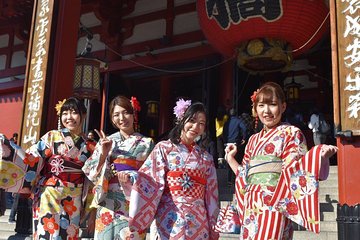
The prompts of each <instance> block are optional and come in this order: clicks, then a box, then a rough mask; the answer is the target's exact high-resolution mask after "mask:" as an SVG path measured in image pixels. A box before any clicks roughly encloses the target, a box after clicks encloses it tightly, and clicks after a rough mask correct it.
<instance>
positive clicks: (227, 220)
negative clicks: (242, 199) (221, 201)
mask: <svg viewBox="0 0 360 240" xmlns="http://www.w3.org/2000/svg"><path fill="white" fill-rule="evenodd" d="M215 231H216V232H219V233H233V234H239V233H240V218H239V214H238V212H237V210H236V207H235V205H234V204H233V203H229V204H228V205H226V206H225V207H222V208H220V212H219V215H218V218H217V221H216V224H215Z"/></svg>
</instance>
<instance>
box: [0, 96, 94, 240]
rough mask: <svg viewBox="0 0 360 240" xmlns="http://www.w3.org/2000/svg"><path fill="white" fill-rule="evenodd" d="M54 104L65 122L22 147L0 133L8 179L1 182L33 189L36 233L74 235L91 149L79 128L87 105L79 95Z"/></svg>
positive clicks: (4, 172)
mask: <svg viewBox="0 0 360 240" xmlns="http://www.w3.org/2000/svg"><path fill="white" fill-rule="evenodd" d="M57 110H58V115H59V117H60V121H61V125H62V127H64V128H63V129H61V130H52V131H49V132H47V133H46V134H45V135H44V136H42V137H41V139H40V140H39V141H38V142H37V143H36V144H35V145H33V146H31V147H30V148H29V149H28V150H27V151H26V153H25V152H24V151H23V150H22V149H21V148H20V147H19V146H17V145H15V144H14V143H11V147H10V145H9V144H7V142H8V141H7V140H6V139H1V137H0V143H1V147H2V151H1V152H2V160H1V161H3V162H2V163H1V164H0V165H1V167H4V169H1V172H2V178H3V179H6V183H7V186H6V185H5V186H4V185H2V186H0V187H3V188H6V189H8V190H9V189H10V190H12V191H13V190H14V189H15V188H18V191H20V192H22V193H31V194H33V195H34V199H33V238H34V239H63V240H66V239H78V235H79V222H80V211H81V210H82V207H83V205H82V192H83V186H84V180H85V176H84V174H83V172H82V170H81V167H82V166H83V164H84V162H85V160H86V159H87V158H88V157H89V156H90V155H91V154H92V150H91V149H92V146H90V145H88V144H87V143H86V138H85V136H84V134H83V132H82V123H83V121H84V119H85V116H86V108H85V106H84V104H83V102H82V101H80V100H78V99H77V98H69V99H67V100H64V101H63V102H60V104H58V105H57ZM8 173H9V174H8ZM3 179H2V180H3ZM1 182H4V181H1Z"/></svg>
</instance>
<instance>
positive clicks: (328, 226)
mask: <svg viewBox="0 0 360 240" xmlns="http://www.w3.org/2000/svg"><path fill="white" fill-rule="evenodd" d="M217 174H218V183H219V197H220V205H221V206H226V205H227V204H228V202H229V201H231V200H232V198H233V196H234V195H233V194H234V187H233V186H228V184H227V174H228V173H227V169H217ZM338 200H339V195H338V173H337V166H330V174H329V177H328V179H327V180H326V181H322V182H320V195H319V201H320V211H321V212H320V220H321V223H320V229H321V232H320V233H319V234H315V233H312V232H309V231H306V230H305V229H304V228H302V227H300V226H298V225H297V224H294V229H295V232H294V237H293V240H304V239H306V240H315V239H316V240H336V239H338V236H337V234H338V233H337V223H336V208H337V203H338ZM220 239H221V240H231V239H239V236H238V235H237V234H221V235H220Z"/></svg>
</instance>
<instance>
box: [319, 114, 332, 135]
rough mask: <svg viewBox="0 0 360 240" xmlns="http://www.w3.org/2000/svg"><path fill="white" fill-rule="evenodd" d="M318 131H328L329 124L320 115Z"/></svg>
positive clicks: (324, 132) (326, 132)
mask: <svg viewBox="0 0 360 240" xmlns="http://www.w3.org/2000/svg"><path fill="white" fill-rule="evenodd" d="M319 132H320V133H323V134H328V133H329V132H330V125H329V124H328V123H327V122H326V121H325V119H324V117H322V116H320V117H319Z"/></svg>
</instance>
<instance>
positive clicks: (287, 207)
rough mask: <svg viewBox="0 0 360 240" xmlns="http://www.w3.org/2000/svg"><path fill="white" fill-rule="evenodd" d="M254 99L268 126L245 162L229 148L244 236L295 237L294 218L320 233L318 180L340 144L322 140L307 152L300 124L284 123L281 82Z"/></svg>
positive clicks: (247, 152)
mask: <svg viewBox="0 0 360 240" xmlns="http://www.w3.org/2000/svg"><path fill="white" fill-rule="evenodd" d="M252 101H253V111H254V113H255V114H256V116H257V117H258V118H259V119H260V121H261V122H262V123H263V125H264V128H263V129H262V130H261V131H260V132H259V133H256V134H254V135H252V136H251V138H250V139H249V142H248V144H247V146H246V149H245V155H244V158H243V162H242V164H241V165H239V164H238V163H237V161H236V159H235V157H234V156H235V154H236V151H237V149H236V146H235V145H229V146H228V147H227V148H226V153H227V161H228V163H229V165H230V166H231V168H232V170H233V171H234V172H235V174H236V181H235V185H236V198H237V201H238V205H239V206H238V207H239V209H238V210H239V215H240V222H241V225H242V226H241V233H240V239H251V240H255V239H259V240H263V239H292V234H293V230H292V227H291V226H292V224H291V221H294V222H296V223H297V224H299V225H301V226H303V227H305V228H307V229H309V230H310V231H313V232H316V233H318V232H319V231H320V226H319V222H320V218H319V203H318V187H319V180H324V179H326V178H327V176H328V172H329V157H330V156H332V155H333V154H335V153H336V151H337V148H336V147H335V146H330V145H319V146H316V147H314V148H313V149H311V150H310V151H308V150H307V145H306V140H305V136H304V135H303V133H302V132H301V131H300V129H298V128H297V127H295V126H292V125H289V124H287V123H283V122H281V117H282V114H283V113H284V111H285V109H286V103H285V96H284V93H283V91H282V89H281V87H280V86H279V85H278V84H276V83H272V82H269V83H265V84H264V85H263V86H262V87H261V88H260V89H259V90H258V91H256V92H254V95H253V96H252Z"/></svg>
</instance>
